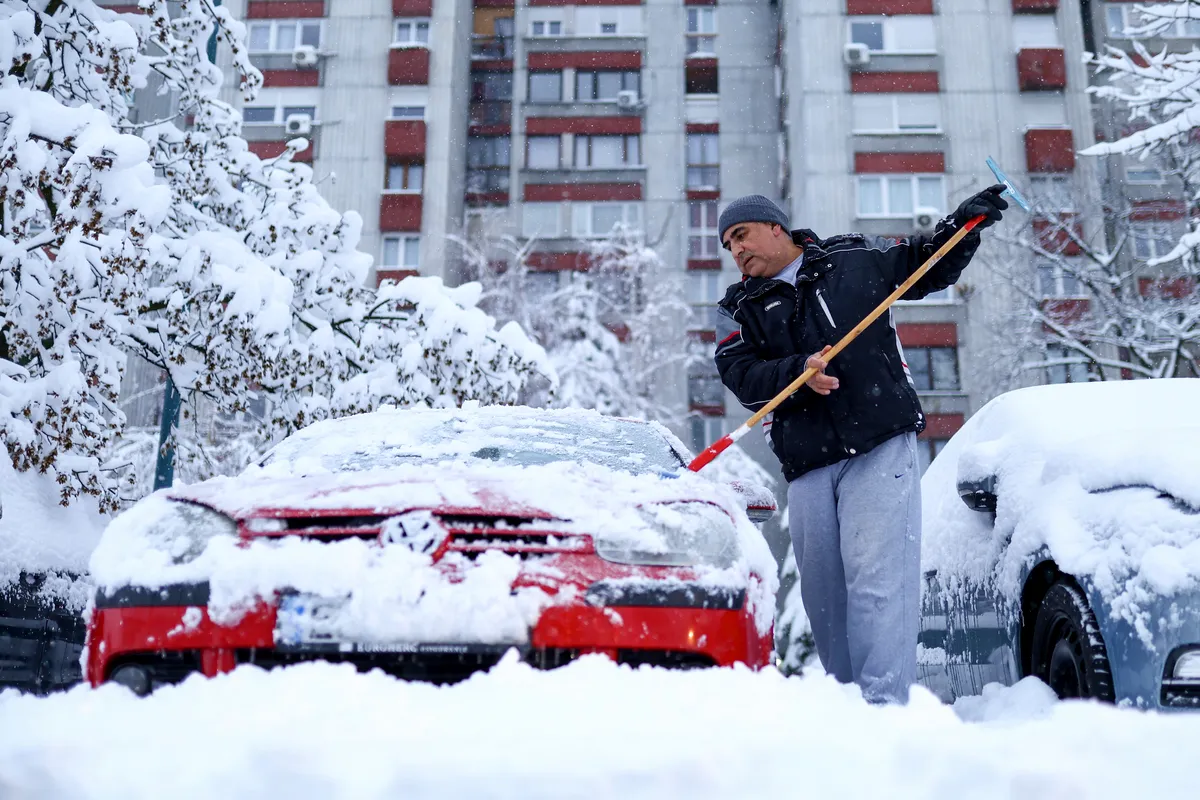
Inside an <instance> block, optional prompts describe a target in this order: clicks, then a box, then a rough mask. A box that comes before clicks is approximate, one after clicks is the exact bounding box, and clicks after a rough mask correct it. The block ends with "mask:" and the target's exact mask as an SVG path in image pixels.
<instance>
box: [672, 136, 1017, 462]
mask: <svg viewBox="0 0 1200 800" xmlns="http://www.w3.org/2000/svg"><path fill="white" fill-rule="evenodd" d="M987 165H988V167H989V168H990V169H991V170H992V174H993V175H995V176H996V181H997V182H998V183H1002V184H1004V191H1003V192H1001V195H1002V196H1003V195H1008V196H1009V197H1010V198H1012V200H1013V202H1015V203H1016V204H1017V205H1018V206H1020V207H1021V208H1022V209H1023V210H1024V211H1025V212H1026V213H1029V211H1030V206H1029V202H1028V201H1027V200H1026V199H1025V196H1024V195H1022V194H1021V192H1020V190H1019V189H1017V187H1016V186H1014V185H1013V183H1012V181H1010V180H1009V179H1008V177H1007V176H1006V175H1005V174H1004V173H1003V172H1001V171H1000V167H999V166H997V165H996V162H995V161H994V160H992V159H991V158H990V157H989V158H988V160H987ZM984 219H985V217H983V216H982V215H981V216H978V217H974V218H972V219H970V220H968V221H967V224H966V225H963V226H962V228H960V229H959V230H958V231H957V232H956V233H955V234H954V235H953V236H951V237H950V239H949V241H947V242H946V243H945V244H944V245H942V246H941V247H939V248H938V249H937V252H936V253H934V254H933V255H931V256H930V257H929V259H928V260H927V261H926V262H925V263H924V264H922V265H921V266H919V267H917V269H916V271H915V272H913V274H912V275H909V276H908V279H907V280H906V281H904V283H902V284H900V285H899V286H897V287H896V290H895V291H893V292H892V293H891V294H889V295H888V296H887V297H886V298H885V299H884V300H883V302H882V303H880V304H879V305H878V306H876V308H875V310H874V311H872V312H871V313H870V314H868V315H867V316H866V317H865V318H864V319H863V321H862V322H860V323H858V324H857V325H855V326H854V328H853V330H851V331H850V332H849V333H847V334H846V335H845V336H843V337H842V338H841V339H840V340H839V341H838V343H837V344H835V345H834V346H833V348H832V349H831V350H830V351H829V352H828V353H825V354H824V355H823V356H821V358H822V359H823V360H824V361H825V362H826V363H828V362H830V361H832V360H833V357H834V356H836V355H837V354H838V353H840V352H842V351H843V350H845V349H846V348H847V347H848V346H849V345H850V343H851V342H853V341H854V340H855V339H856V338H858V335H859V334H860V333H862V332H863V331H865V330H866V329H867V328H869V327H870V326H871V324H872V323H874V322H875V320H877V319H879V318H880V317H881V316H883V313H884V312H885V311H887V310H888V309H889V308H891V306H892V303H895V302H896V301H897V300H899V299H900V298H901V297H903V296H904V293H905V292H907V291H908V290H909V289H911V288H912V287H913V284H915V283H916V282H917V281H919V280H921V278H922V277H924V275H925V273H926V272H929V270H930V269H932V268H933V266H934V265H935V264H937V263H938V262H939V261H941V260H942V257H943V256H945V255H946V253H949V252H950V251H951V250H953V249H954V247H955V246H956V245H957V244H958V243H959V242H961V241H962V239H963V237H964V236H966V235H967V234H968V233H970V232H971V231H973V230H975V226H976V225H978V224H979V223H981V222H983V220H984ZM816 374H817V370H816V368H813V367H810V368H808V369H806V370H804V372H802V373H800V377H798V378H796V380H794V381H792V382H791V383H789V384H788V385H787V388H785V389H784V390H783V391H782V392H780V393H779V394H777V395H775V396H774V397H773V398H771V401H770V402H768V403H767V404H766V405H765V406H763V407H762V408H760V409H759V410H758V411H756V412H755V413H754V415H753V416H751V417H750V419H748V420H746V421H745V422H743V423H742V424H741V425H739V426H738V427H736V428H734V429H733V430H732V431H730V432H729V433H727V434H725V435H724V436H722V437H721V438H720V439H717V440H716V441H715V442H713V443H712V444H710V445H709V446H708V447H706V448H704V450H703V451H702V452H701V453H700V455H698V456H696V457H695V458H694V459H692V463H690V464H688V469H690V470H691V471H692V472H699V471H700V470H702V469H704V467H705V466H707V465H708V464H709V463H711V462H712V460H713V459H714V458H716V457H717V456H719V455H720V454H721V453H723V452H724V451H725V450H726V449H728V448H729V446H730V445H732V444H733V443H734V442H736V441H737V440H738V439H741V438H742V437H743V436H745V435H746V434H747V433H749V432H750V429H751V428H753V427H754V426H755V425H757V424H758V423H760V422H762V420H763V418H764V417H765V416H767V414H770V413H771V412H772V411H774V410H775V409H776V408H778V407H779V404H780V403H782V402H783V401H784V400H787V399H788V398H789V397H791V396H792V395H793V394H794V393H795V392H796V391H797V390H798V389H799V388H800V387H801V386H803V385H804V384H806V383H808V380H809V379H810V378H811V377H812V376H814V375H816Z"/></svg>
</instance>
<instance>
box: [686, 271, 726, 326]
mask: <svg viewBox="0 0 1200 800" xmlns="http://www.w3.org/2000/svg"><path fill="white" fill-rule="evenodd" d="M687 292H688V302H689V303H691V306H692V328H693V329H694V330H700V331H715V330H716V329H717V301H718V300H720V299H721V296H722V295H723V294H724V292H723V291H721V272H720V271H719V270H715V269H696V270H692V271H691V272H689V273H688V274H687Z"/></svg>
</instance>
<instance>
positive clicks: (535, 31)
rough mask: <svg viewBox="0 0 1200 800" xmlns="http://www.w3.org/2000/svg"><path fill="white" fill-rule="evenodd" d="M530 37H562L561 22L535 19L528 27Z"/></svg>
mask: <svg viewBox="0 0 1200 800" xmlns="http://www.w3.org/2000/svg"><path fill="white" fill-rule="evenodd" d="M529 35H530V36H562V22H560V21H559V20H549V19H537V20H534V21H533V22H532V23H530V25H529Z"/></svg>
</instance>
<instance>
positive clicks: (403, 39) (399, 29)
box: [392, 18, 429, 47]
mask: <svg viewBox="0 0 1200 800" xmlns="http://www.w3.org/2000/svg"><path fill="white" fill-rule="evenodd" d="M392 44H393V45H400V46H410V47H411V46H413V45H427V44H429V20H427V19H416V18H408V19H398V20H396V33H395V36H394V37H393V38H392Z"/></svg>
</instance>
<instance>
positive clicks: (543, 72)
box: [525, 69, 565, 105]
mask: <svg viewBox="0 0 1200 800" xmlns="http://www.w3.org/2000/svg"><path fill="white" fill-rule="evenodd" d="M548 75H553V76H554V77H556V78H558V97H557V98H556V99H554V100H535V99H534V97H533V79H534V76H539V77H544V76H548ZM564 83H565V82H564V80H563V71H562V70H561V69H531V70H529V72H528V73H526V77H525V101H526V102H527V103H530V104H531V105H549V104H553V103H561V102H563V87H564Z"/></svg>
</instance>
